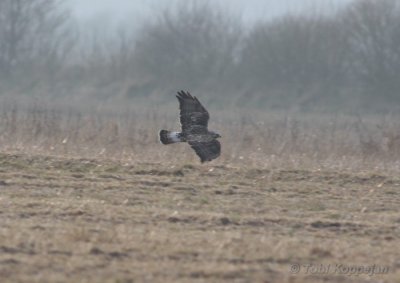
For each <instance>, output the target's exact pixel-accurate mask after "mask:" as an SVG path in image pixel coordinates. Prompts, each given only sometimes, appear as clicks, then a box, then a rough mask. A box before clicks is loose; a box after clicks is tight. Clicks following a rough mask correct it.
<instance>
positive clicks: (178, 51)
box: [134, 1, 241, 89]
mask: <svg viewBox="0 0 400 283" xmlns="http://www.w3.org/2000/svg"><path fill="white" fill-rule="evenodd" d="M240 34H241V31H240V25H239V24H238V23H237V22H236V21H235V20H234V19H233V18H231V17H230V16H229V15H227V14H226V13H223V11H222V10H220V9H218V8H217V7H212V6H210V5H209V4H207V3H206V2H201V3H200V2H199V1H190V2H188V3H186V4H183V5H180V6H177V7H174V8H173V9H169V10H166V11H164V12H163V13H162V14H161V16H160V17H159V18H158V19H157V20H155V21H154V22H149V23H146V24H145V25H144V27H143V29H142V30H141V33H140V35H139V38H138V40H137V43H136V49H135V54H134V63H135V68H136V70H137V72H138V73H139V76H140V77H141V78H142V80H145V81H156V82H157V83H159V84H163V85H169V86H174V87H176V86H177V85H179V86H180V87H190V88H192V89H193V88H198V87H215V86H216V85H218V84H222V85H224V81H226V80H228V77H229V74H230V72H232V70H233V66H234V61H235V56H236V52H237V48H238V44H239V39H240ZM225 85H226V84H225Z"/></svg>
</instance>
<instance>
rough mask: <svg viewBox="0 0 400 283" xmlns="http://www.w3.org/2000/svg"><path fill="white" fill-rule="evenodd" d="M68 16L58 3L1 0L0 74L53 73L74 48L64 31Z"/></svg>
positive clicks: (50, 1)
mask: <svg viewBox="0 0 400 283" xmlns="http://www.w3.org/2000/svg"><path fill="white" fill-rule="evenodd" d="M68 17H69V15H68V13H67V12H66V10H65V9H62V3H61V1H59V0H1V1H0V72H1V74H2V75H3V77H4V76H10V75H15V74H16V73H18V72H26V71H28V70H32V69H33V68H39V69H40V70H41V71H44V70H46V71H47V73H49V74H51V73H53V71H54V67H55V66H56V65H57V64H59V63H61V61H62V60H63V59H65V57H66V56H67V54H68V52H69V51H70V50H71V48H72V46H73V41H72V40H71V39H72V38H71V37H69V36H68V35H69V30H68V29H67V28H66V22H67V20H68ZM37 71H38V70H36V73H37Z"/></svg>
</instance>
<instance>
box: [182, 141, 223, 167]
mask: <svg viewBox="0 0 400 283" xmlns="http://www.w3.org/2000/svg"><path fill="white" fill-rule="evenodd" d="M189 144H190V146H191V147H192V148H193V149H194V151H195V152H196V154H197V155H198V156H199V157H200V160H201V163H203V162H205V161H211V160H213V159H215V158H217V157H218V156H219V155H220V154H221V144H220V143H219V141H217V140H213V141H210V142H189Z"/></svg>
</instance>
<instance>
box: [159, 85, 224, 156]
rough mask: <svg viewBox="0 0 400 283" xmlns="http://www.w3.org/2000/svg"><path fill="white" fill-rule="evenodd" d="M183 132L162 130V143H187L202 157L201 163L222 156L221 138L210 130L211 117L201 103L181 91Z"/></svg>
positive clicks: (180, 104)
mask: <svg viewBox="0 0 400 283" xmlns="http://www.w3.org/2000/svg"><path fill="white" fill-rule="evenodd" d="M176 97H177V98H178V101H179V109H180V122H181V126H182V131H181V132H172V131H167V130H161V131H160V133H159V135H160V142H161V143H162V144H171V143H177V142H187V143H189V145H190V146H191V147H192V148H193V149H194V151H195V152H196V154H197V155H198V156H199V157H200V160H201V162H202V163H203V162H205V161H211V160H213V159H215V158H217V157H218V156H219V155H220V154H221V144H220V143H219V141H218V140H217V138H220V137H221V136H220V135H219V134H217V133H215V132H213V131H209V130H208V120H209V119H210V115H209V114H208V111H207V110H206V109H205V108H204V106H203V105H201V103H200V101H199V100H198V99H197V98H196V97H195V96H192V95H191V94H190V93H189V92H185V91H179V92H178V95H177V96H176Z"/></svg>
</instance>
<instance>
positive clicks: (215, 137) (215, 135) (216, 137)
mask: <svg viewBox="0 0 400 283" xmlns="http://www.w3.org/2000/svg"><path fill="white" fill-rule="evenodd" d="M210 133H211V135H212V136H213V138H214V139H218V138H221V135H220V134H218V133H216V132H210Z"/></svg>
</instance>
